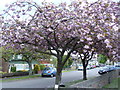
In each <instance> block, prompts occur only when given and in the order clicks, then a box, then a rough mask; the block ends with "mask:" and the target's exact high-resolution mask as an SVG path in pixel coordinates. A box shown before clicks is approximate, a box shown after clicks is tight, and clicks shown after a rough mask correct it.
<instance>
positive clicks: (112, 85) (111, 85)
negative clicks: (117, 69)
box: [103, 77, 120, 88]
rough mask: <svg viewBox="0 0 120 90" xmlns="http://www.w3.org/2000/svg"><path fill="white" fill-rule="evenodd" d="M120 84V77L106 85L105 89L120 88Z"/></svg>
mask: <svg viewBox="0 0 120 90" xmlns="http://www.w3.org/2000/svg"><path fill="white" fill-rule="evenodd" d="M119 84H120V77H119V78H115V79H114V80H113V81H112V82H111V83H110V84H107V85H105V86H104V87H103V88H118V86H119Z"/></svg>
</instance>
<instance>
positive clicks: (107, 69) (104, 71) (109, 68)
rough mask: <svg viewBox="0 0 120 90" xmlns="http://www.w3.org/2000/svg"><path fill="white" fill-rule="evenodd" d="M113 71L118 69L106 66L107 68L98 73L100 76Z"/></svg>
mask: <svg viewBox="0 0 120 90" xmlns="http://www.w3.org/2000/svg"><path fill="white" fill-rule="evenodd" d="M113 70H116V68H115V67H114V66H105V67H102V68H101V69H100V70H99V71H98V73H99V74H105V73H107V72H110V71H113Z"/></svg>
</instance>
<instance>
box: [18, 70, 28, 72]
mask: <svg viewBox="0 0 120 90" xmlns="http://www.w3.org/2000/svg"><path fill="white" fill-rule="evenodd" d="M27 71H28V70H18V71H17V72H27Z"/></svg>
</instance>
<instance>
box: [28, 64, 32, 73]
mask: <svg viewBox="0 0 120 90" xmlns="http://www.w3.org/2000/svg"><path fill="white" fill-rule="evenodd" d="M28 65H29V75H32V74H33V73H32V64H31V62H28Z"/></svg>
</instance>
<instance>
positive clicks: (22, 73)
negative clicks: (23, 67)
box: [0, 72, 29, 78]
mask: <svg viewBox="0 0 120 90" xmlns="http://www.w3.org/2000/svg"><path fill="white" fill-rule="evenodd" d="M26 75H29V72H14V73H5V74H2V75H0V78H1V77H2V78H4V77H14V76H26Z"/></svg>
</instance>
